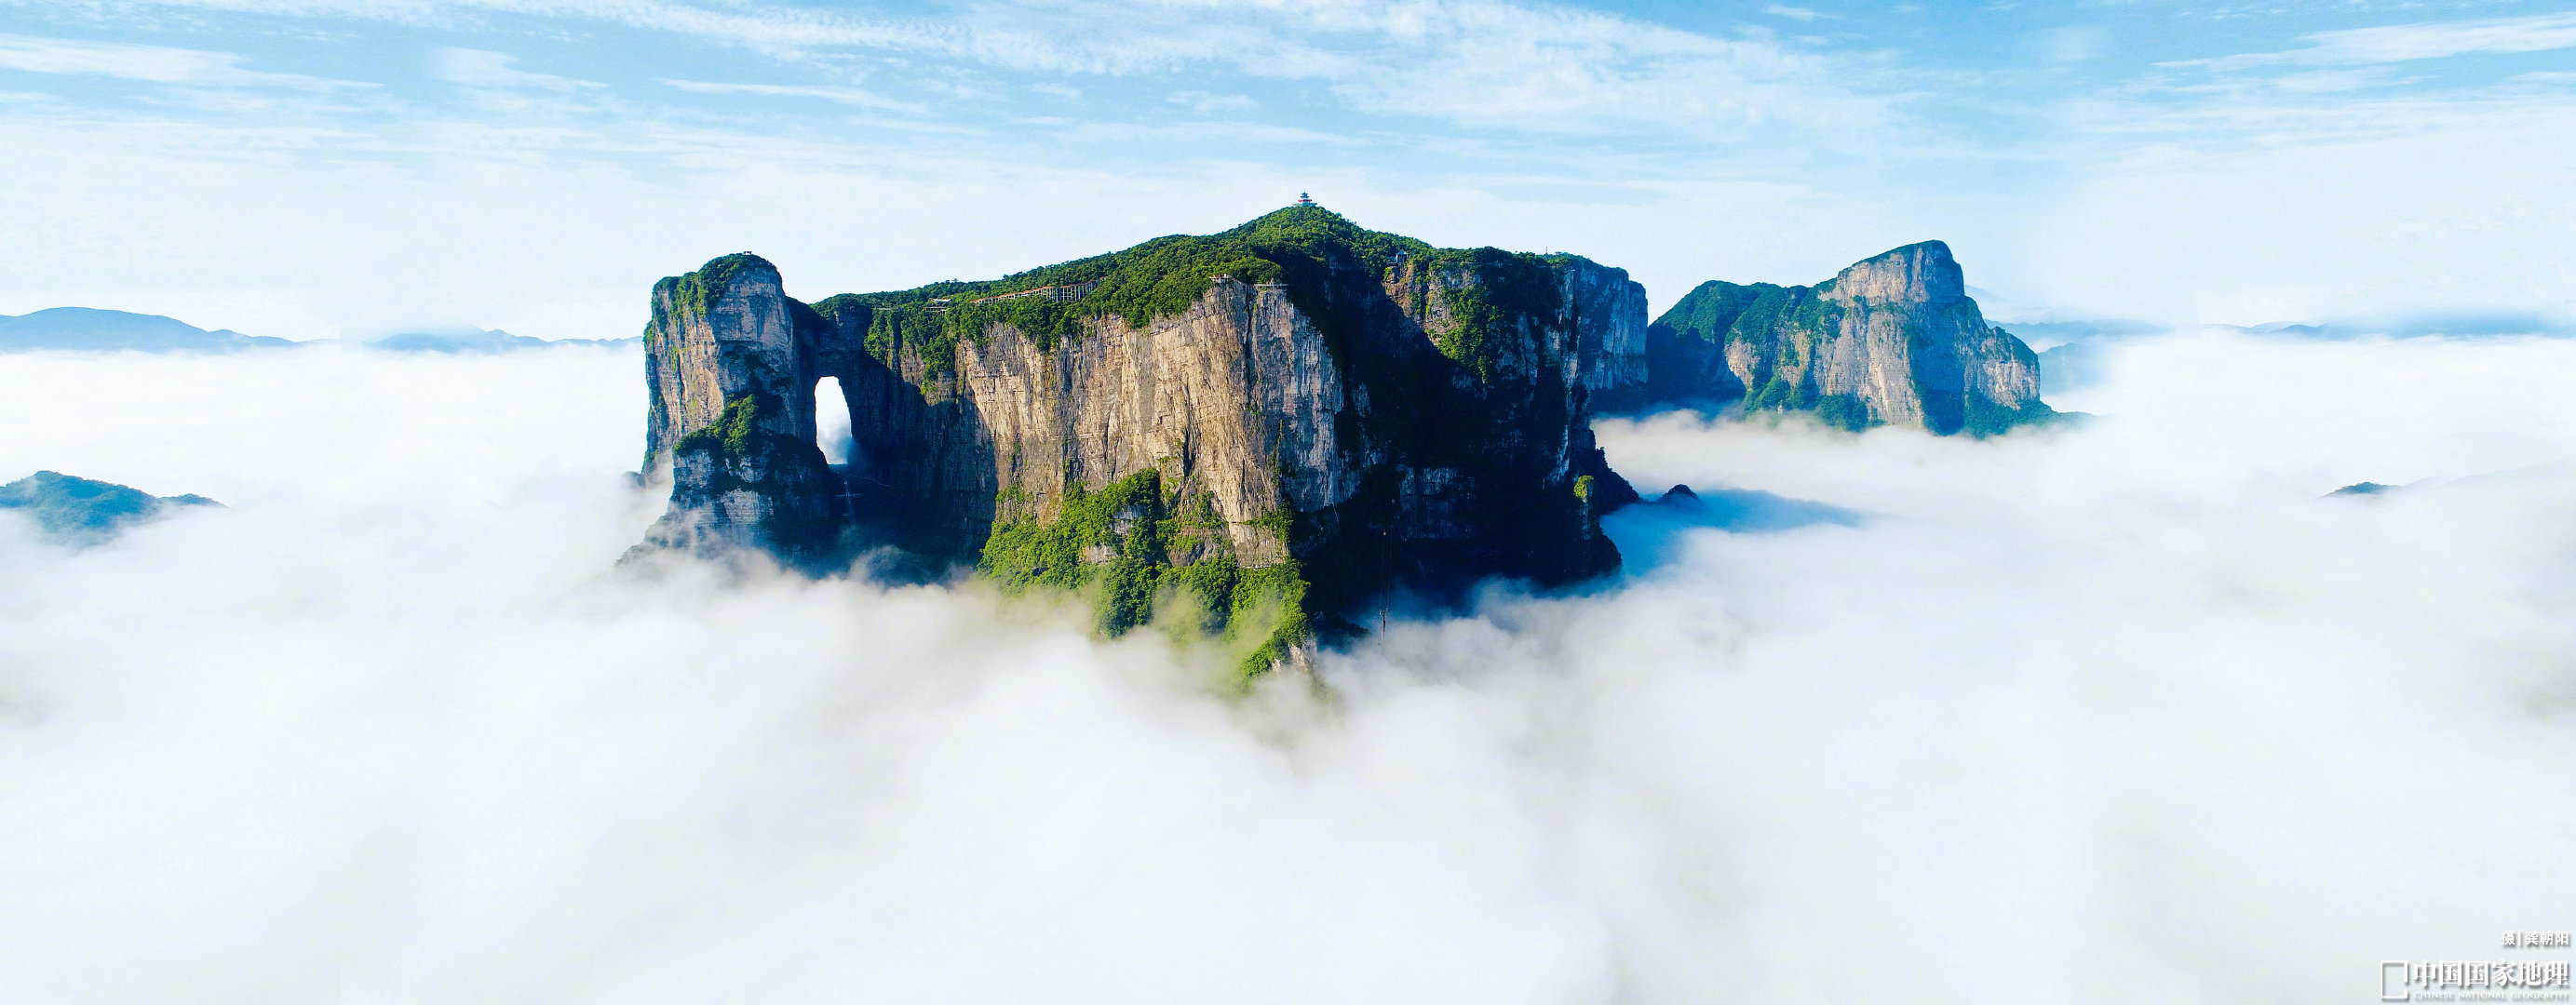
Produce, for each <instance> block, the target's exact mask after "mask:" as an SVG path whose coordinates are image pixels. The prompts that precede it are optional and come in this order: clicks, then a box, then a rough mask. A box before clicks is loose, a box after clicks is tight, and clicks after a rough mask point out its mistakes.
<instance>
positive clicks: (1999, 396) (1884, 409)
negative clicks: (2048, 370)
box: [1646, 241, 2055, 436]
mask: <svg viewBox="0 0 2576 1005" xmlns="http://www.w3.org/2000/svg"><path fill="white" fill-rule="evenodd" d="M1647 354H1648V357H1649V365H1650V368H1651V373H1650V378H1649V381H1648V387H1647V392H1646V397H1647V398H1648V399H1650V400H1652V401H1657V402H1686V401H1701V402H1723V401H1731V400H1735V399H1738V398H1741V399H1743V400H1744V407H1745V409H1746V410H1748V411H1754V410H1770V411H1812V412H1814V413H1815V414H1816V416H1817V417H1818V418H1819V419H1822V420H1823V421H1824V422H1825V423H1826V424H1828V425H1833V426H1838V427H1841V428H1844V429H1865V428H1868V427H1870V426H1877V425H1897V426H1910V427H1913V428H1917V429H1926V430H1930V431H1932V432H1935V433H1943V434H1948V433H1959V432H1966V433H1971V434H1975V435H1980V436H1984V435H1990V434H1994V433H2000V432H2003V431H2004V430H2007V429H2010V428H2012V427H2014V426H2016V425H2021V424H2024V423H2030V422H2040V421H2046V420H2048V419H2049V418H2051V417H2052V416H2053V415H2054V414H2055V413H2054V412H2053V411H2052V410H2051V409H2050V408H2049V407H2048V406H2047V405H2045V404H2042V403H2041V402H2040V400H2039V359H2038V357H2037V356H2036V355H2034V354H2032V352H2031V351H2030V347H2029V346H2026V345H2023V344H2022V341H2021V340H2020V339H2018V338H2014V337H2013V336H2012V334H2011V333H2010V332H2006V331H2004V330H2002V329H2000V328H1995V327H1993V326H1990V325H1988V324H1986V321H1985V317H1984V316H1983V315H1982V314H1980V313H1979V312H1978V310H1977V302H1976V301H1974V300H1971V299H1969V298H1968V295H1967V285H1966V282H1965V279H1964V277H1963V276H1962V275H1961V273H1960V270H1959V264H1958V262H1957V261H1955V260H1953V259H1952V258H1951V257H1950V248H1949V246H1948V245H1945V244H1943V243H1941V242H1939V241H1925V242H1923V243H1921V244H1911V245H1907V246H1905V247H1902V248H1898V249H1896V250H1894V251H1890V252H1887V253H1886V254H1883V255H1879V256H1878V257H1875V258H1872V259H1869V260H1867V261H1864V262H1861V263H1859V264H1856V265H1853V266H1852V267H1850V268H1848V269H1844V270H1843V271H1842V273H1841V274H1840V275H1837V276H1835V277H1834V278H1832V279H1830V280H1827V281H1825V282H1823V283H1819V284H1817V285H1815V286H1812V287H1808V286H1789V287H1782V286H1774V285H1772V284H1769V283H1755V284H1752V285H1749V286H1740V285H1737V284H1734V283H1725V282H1708V283H1703V284H1701V285H1700V287H1699V288H1698V289H1695V290H1692V291H1691V292H1690V294H1689V295H1687V296H1684V297H1683V298H1682V299H1681V301H1680V302H1678V303H1676V304H1674V305H1673V307H1672V309H1671V310H1669V311H1666V312H1664V316H1663V317H1661V318H1658V319H1656V321H1655V324H1654V325H1653V326H1652V327H1651V328H1650V329H1649V330H1648V334H1647Z"/></svg>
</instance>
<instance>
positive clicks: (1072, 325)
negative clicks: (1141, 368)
mask: <svg viewBox="0 0 2576 1005" xmlns="http://www.w3.org/2000/svg"><path fill="white" fill-rule="evenodd" d="M1572 258H1573V256H1570V255H1553V256H1543V255H1530V254H1515V253H1512V252H1506V251H1501V250H1498V249H1494V248H1473V249H1448V248H1435V247H1432V246H1431V245H1430V244H1427V243H1425V242H1422V241H1418V240H1415V239H1413V238H1410V237H1404V236H1401V235H1397V234H1388V233H1383V232H1380V231H1374V230H1368V229H1366V228H1363V227H1361V226H1359V225H1358V224H1355V223H1352V222H1351V221H1350V220H1349V219H1347V218H1345V217H1343V216H1342V215H1341V214H1339V213H1335V212H1333V211H1331V210H1328V209H1324V208H1322V207H1320V206H1290V207H1288V208H1286V209H1281V210H1277V211H1275V212H1272V213H1269V214H1266V215H1263V216H1261V217H1259V218H1256V219H1254V220H1251V221H1249V222H1247V223H1244V224H1243V225H1242V226H1238V227H1235V228H1233V229H1231V230H1226V231H1222V232H1220V233H1215V234H1205V235H1191V234H1173V235H1170V236H1167V237H1158V238H1155V239H1153V240H1150V241H1146V242H1144V243H1143V244H1139V245H1136V246H1134V247H1131V248H1127V249H1125V250H1123V251H1113V252H1110V253H1108V254H1105V255H1094V256H1092V257H1089V258H1079V259H1075V260H1073V261H1070V262H1062V263H1059V264H1055V265H1049V266H1044V267H1042V268H1036V269H1030V270H1028V271H1025V272H1015V273H1012V274H1010V275H1007V276H1003V277H1002V278H1000V279H992V280H983V281H966V280H955V279H951V280H944V281H941V282H936V283H930V284H928V285H924V286H917V287H914V288H912V289H909V290H894V291H889V292H884V293H845V294H841V295H840V296H836V297H831V298H828V299H825V300H823V301H821V302H818V303H816V304H814V310H815V311H816V313H818V314H821V315H823V316H825V317H827V318H830V319H832V320H834V321H835V322H836V323H842V324H850V325H854V326H861V327H864V328H865V329H866V331H867V333H868V335H867V346H868V350H869V351H870V352H871V353H874V354H877V358H878V359H879V360H880V361H882V362H885V363H886V364H888V365H890V366H891V365H895V364H897V362H898V361H897V360H896V359H895V358H894V348H895V346H896V345H898V344H901V345H904V346H908V347H910V348H911V349H912V350H913V352H914V353H915V354H917V355H918V356H919V357H920V359H921V361H922V364H923V366H924V367H925V368H927V369H928V370H929V371H930V373H931V374H932V375H945V374H950V373H954V372H956V365H957V364H956V360H957V343H958V342H959V341H960V340H961V339H963V340H981V339H982V338H983V337H984V333H985V332H986V331H987V330H988V329H989V328H990V327H991V326H993V325H996V324H1007V325H1010V326H1011V327H1013V328H1016V329H1018V330H1019V331H1021V332H1022V333H1024V334H1026V335H1028V336H1029V338H1031V339H1033V340H1035V341H1036V342H1037V343H1038V346H1039V348H1041V349H1053V348H1054V347H1055V346H1056V345H1058V344H1060V343H1066V342H1073V341H1078V340H1080V339H1081V338H1082V337H1083V336H1084V335H1085V334H1087V333H1088V332H1089V331H1090V329H1091V328H1092V327H1093V326H1095V325H1098V324H1101V323H1103V322H1105V321H1107V320H1108V319H1110V318H1117V319H1119V320H1121V321H1123V322H1125V323H1126V324H1127V325H1128V326H1129V327H1135V328H1141V327H1144V326H1145V325H1146V324H1149V323H1151V322H1152V321H1153V320H1154V319H1156V318H1162V317H1170V316H1173V315H1176V314H1181V313H1183V312H1186V311H1188V310H1189V309H1190V307H1191V305H1193V304H1196V303H1198V301H1199V298H1200V297H1201V296H1203V295H1205V294H1206V292H1207V288H1208V284H1209V283H1210V282H1213V281H1214V280H1215V279H1216V278H1217V277H1220V276H1230V277H1233V278H1234V279H1237V280H1240V281H1242V282H1246V283H1256V284H1257V283H1283V284H1286V285H1287V286H1288V287H1289V288H1290V295H1291V296H1292V297H1297V298H1300V299H1301V301H1306V302H1307V303H1301V306H1306V305H1307V304H1308V303H1311V302H1312V301H1313V299H1314V298H1317V297H1320V296H1321V295H1322V292H1323V286H1324V281H1325V279H1326V278H1327V277H1328V276H1329V275H1330V273H1331V269H1332V263H1333V262H1334V261H1335V260H1340V261H1342V262H1345V263H1347V264H1349V265H1355V266H1357V267H1359V268H1361V269H1364V270H1367V271H1368V272H1369V273H1370V274H1377V273H1380V272H1383V270H1385V269H1386V268H1388V267H1389V266H1392V265H1394V264H1395V263H1397V262H1398V261H1404V260H1410V261H1414V262H1420V263H1423V264H1424V265H1425V266H1429V267H1434V268H1454V267H1462V266H1471V267H1474V268H1476V269H1477V270H1478V275H1479V283H1478V286H1479V287H1482V288H1483V289H1484V290H1485V292H1480V293H1478V294H1477V295H1476V297H1484V298H1490V299H1491V300H1492V301H1494V302H1491V303H1489V302H1487V301H1486V300H1478V299H1475V298H1474V297H1471V298H1469V299H1468V300H1467V301H1465V305H1466V307H1467V308H1468V311H1469V313H1468V314H1467V315H1466V316H1465V319H1466V320H1470V321H1472V323H1462V324H1461V325H1460V326H1458V327H1457V328H1456V329H1455V330H1453V331H1452V332H1447V333H1435V339H1436V340H1438V341H1440V342H1441V349H1442V351H1443V352H1446V353H1448V354H1449V355H1450V356H1451V358H1453V359H1458V360H1459V361H1460V362H1462V363H1467V364H1469V365H1470V366H1471V368H1475V367H1478V366H1479V365H1480V363H1481V364H1486V365H1488V366H1489V364H1490V355H1491V354H1490V352H1489V351H1488V350H1487V349H1486V348H1485V345H1484V342H1485V339H1484V333H1485V331H1486V330H1487V327H1486V326H1489V325H1490V324H1491V323H1493V321H1494V319H1495V318H1496V317H1498V316H1501V315H1502V314H1503V313H1504V312H1508V311H1513V310H1523V309H1527V306H1528V305H1529V304H1533V303H1538V302H1540V301H1541V300H1544V301H1545V309H1548V310H1553V309H1554V307H1555V303H1554V299H1553V298H1554V297H1555V295H1556V287H1555V283H1554V281H1553V272H1552V271H1550V267H1551V266H1553V265H1557V264H1562V263H1563V262H1565V261H1568V260H1571V259H1572ZM1542 277H1544V278H1545V280H1546V281H1544V282H1539V281H1534V280H1538V279H1540V278H1542ZM1086 283H1089V284H1096V285H1093V286H1092V287H1091V289H1090V290H1088V291H1087V292H1085V293H1084V294H1083V295H1082V296H1081V297H1079V298H1077V299H1074V300H1070V301H1062V302H1059V301H1057V300H1055V299H1053V298H1051V297H1045V296H1030V297H1018V298H1012V299H1007V300H1000V299H990V298H995V297H1005V296H1008V295H1010V294H1014V293H1024V292H1027V291H1030V290H1037V289H1043V288H1047V287H1058V286H1080V285H1083V284H1086ZM979 301H980V302H979ZM862 312H864V313H862ZM1308 313H1310V314H1314V315H1317V316H1321V313H1322V312H1321V311H1320V310H1310V311H1309V312H1308ZM1480 372H1486V371H1484V370H1480Z"/></svg>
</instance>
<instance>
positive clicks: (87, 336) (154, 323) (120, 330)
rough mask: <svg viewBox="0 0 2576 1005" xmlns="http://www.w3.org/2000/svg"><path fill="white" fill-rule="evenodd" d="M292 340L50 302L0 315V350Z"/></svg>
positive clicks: (136, 348) (229, 345) (225, 348)
mask: <svg viewBox="0 0 2576 1005" xmlns="http://www.w3.org/2000/svg"><path fill="white" fill-rule="evenodd" d="M294 344H295V343H294V342H293V341H291V340H288V339H282V338H269V337H267V336H264V335H244V334H242V333H240V332H237V331H232V330H230V329H218V330H215V331H207V330H205V329H203V328H199V327H197V326H195V325H192V324H189V323H187V322H185V321H181V320H179V319H177V318H170V317H163V316H161V315H159V314H135V313H132V312H129V311H110V310H100V309H97V308H94V307H55V308H50V309H47V310H41V311H37V312H35V313H33V314H21V315H18V316H17V317H0V352H30V351H35V350H40V349H71V350H89V351H99V352H108V351H119V350H124V351H133V352H240V351H243V350H245V349H279V348H285V347H287V346H292V345H294Z"/></svg>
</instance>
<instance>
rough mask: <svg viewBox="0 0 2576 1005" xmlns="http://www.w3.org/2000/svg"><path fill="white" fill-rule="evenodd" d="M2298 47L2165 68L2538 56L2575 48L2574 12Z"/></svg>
mask: <svg viewBox="0 0 2576 1005" xmlns="http://www.w3.org/2000/svg"><path fill="white" fill-rule="evenodd" d="M2306 41H2308V42H2309V43H2311V44H2310V45H2309V46H2308V47H2307V48H2304V49H2292V50H2289V51H2286V52H2260V53H2246V54H2244V55H2239V56H2227V57H2223V58H2219V59H2202V60H2187V61H2182V62H2177V63H2168V64H2165V65H2168V66H2206V67H2209V68H2211V69H2218V70H2231V69H2238V68H2242V67H2248V66H2267V65H2275V64H2282V63H2291V64H2307V65H2338V64H2356V63H2395V62H2403V61H2406V60H2415V59H2440V58H2443V57H2446V56H2458V55H2463V54H2467V53H2481V52H2496V53H2511V52H2544V51H2547V50H2551V49H2564V48H2568V47H2571V46H2576V14H2534V15H2531V16H2528V17H2507V18H2493V19H2489V20H2483V21H2439V22H2425V23H2420V24H2398V25H2386V26H2383V27H2377V28H2352V29H2347V30H2343V31H2328V32H2319V33H2317V34H2314V35H2309V36H2306Z"/></svg>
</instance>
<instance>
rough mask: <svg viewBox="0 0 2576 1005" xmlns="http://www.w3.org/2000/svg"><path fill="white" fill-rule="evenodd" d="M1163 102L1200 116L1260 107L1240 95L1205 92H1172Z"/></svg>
mask: <svg viewBox="0 0 2576 1005" xmlns="http://www.w3.org/2000/svg"><path fill="white" fill-rule="evenodd" d="M1163 100H1165V101H1168V102H1170V103H1172V104H1175V105H1182V106H1185V107H1187V108H1189V109H1190V110H1191V111H1194V112H1197V113H1199V114H1201V115H1207V114H1211V113H1215V112H1249V111H1252V110H1253V109H1256V108H1259V107H1261V103H1260V102H1258V101H1254V100H1252V99H1251V98H1249V97H1246V96H1244V95H1241V94H1210V93H1208V92H1206V91H1174V92H1172V93H1171V94H1169V95H1166V96H1165V97H1164V99H1163Z"/></svg>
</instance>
